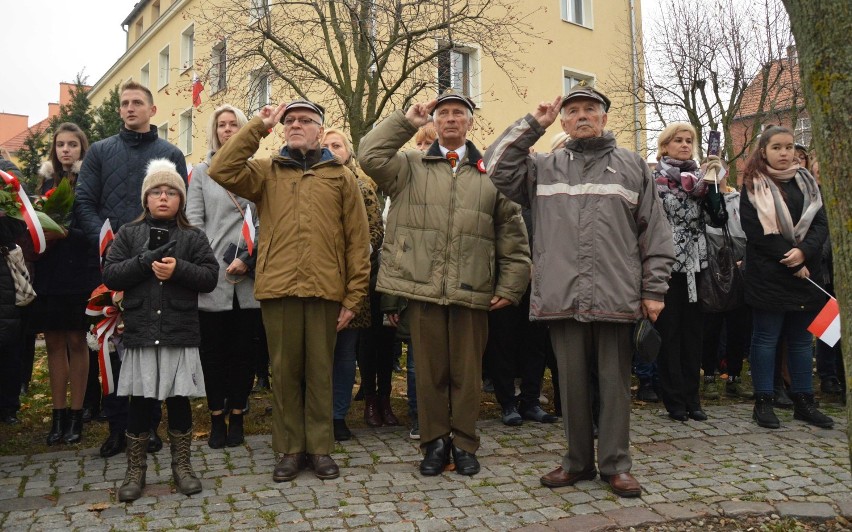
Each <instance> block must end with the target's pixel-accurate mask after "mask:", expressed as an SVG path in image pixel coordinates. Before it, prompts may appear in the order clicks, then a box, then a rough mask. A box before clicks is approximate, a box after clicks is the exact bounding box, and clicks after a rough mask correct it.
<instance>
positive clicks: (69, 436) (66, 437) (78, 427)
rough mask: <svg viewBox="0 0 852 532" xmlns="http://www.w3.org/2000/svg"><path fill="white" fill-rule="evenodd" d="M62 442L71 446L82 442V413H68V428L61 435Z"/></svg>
mask: <svg viewBox="0 0 852 532" xmlns="http://www.w3.org/2000/svg"><path fill="white" fill-rule="evenodd" d="M62 441H63V442H65V443H67V444H69V445H71V444H74V443H80V442H81V441H83V411H82V410H69V411H68V428H67V429H65V433H64V434H63V435H62Z"/></svg>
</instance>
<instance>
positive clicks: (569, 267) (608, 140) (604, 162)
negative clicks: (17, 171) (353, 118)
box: [418, 85, 674, 497]
mask: <svg viewBox="0 0 852 532" xmlns="http://www.w3.org/2000/svg"><path fill="white" fill-rule="evenodd" d="M609 105H610V101H609V98H607V97H606V95H605V94H603V93H602V92H600V91H598V90H596V89H594V88H591V87H588V86H585V85H580V86H575V87H574V88H572V89H571V91H570V92H569V93H568V94H567V95H566V96H565V97H557V98H556V99H555V100H553V101H552V102H541V103H540V104H539V105H538V107H537V108H536V110H535V111H533V113H532V114H528V115H526V116H525V117H523V118H521V119H520V120H518V121H517V122H515V123H514V124H512V125H511V126H510V127H509V129H507V130H506V131H505V132H503V134H502V135H500V137H498V139H497V140H496V141H495V142H494V144H492V145H491V147H490V148H489V149H488V151H487V152H486V154H485V159H486V161H487V163H486V167H487V169H488V175H489V177H490V178H491V180H492V181H493V182H494V184H495V185H496V187H497V189H498V190H500V191H501V192H503V193H504V194H506V195H507V196H508V197H509V198H511V199H513V200H515V201H517V202H518V203H520V204H521V205H522V206H524V207H531V208H532V212H533V227H534V237H533V242H534V248H533V264H534V265H535V275H533V289H532V296H531V300H530V319H532V320H551V321H548V323H549V325H550V336H551V340H552V343H553V350H554V352H555V354H556V360H557V363H558V366H559V378H560V383H559V385H560V386H559V388H560V394H561V398H560V399H561V400H562V411H563V412H564V413H565V435H566V438H567V439H568V452H567V453H565V456H564V457H563V459H562V465H561V467H558V468H557V469H555V470H554V471H552V472H550V473H548V474H547V475H544V476H543V477H541V483H542V484H543V485H545V486H549V487H562V486H571V485H573V484H575V483H577V482H579V481H581V480H593V479H594V478H595V477H596V476H597V473H598V471H597V469H595V447H594V437H593V428H592V405H591V394H590V387H591V382H592V373H593V371H594V370H595V369H597V375H598V386H599V389H600V396H601V401H600V404H601V412H600V438H599V439H598V459H597V466H598V468H599V469H600V473H601V478H602V479H603V480H604V481H606V482H608V483H609V485H610V486H611V487H612V490H613V491H614V492H615V493H616V494H617V495H619V496H621V497H638V496H639V495H640V494H641V492H642V490H641V487H640V485H639V482H638V481H637V480H636V479H635V478H634V477H633V476H632V475H631V474H630V469H631V467H632V465H633V463H632V460H631V458H630V365H631V358H632V348H631V343H630V331H631V328H632V327H633V324H634V323H635V322H636V321H637V320H638V319H639V318H641V317H643V316H645V317H647V318H649V319H650V320H652V321H654V320H656V319H657V316H658V315H659V313H660V311H661V310H662V309H663V299H664V296H665V293H666V291H667V290H668V279H669V275H670V273H671V267H672V264H673V263H674V250H673V248H672V233H671V228H670V227H669V225H668V222H667V221H666V217H665V214H664V213H663V211H662V206H661V205H660V202H659V200H658V199H657V197H656V189H655V185H654V179H653V176H652V175H651V172H650V170H648V166H647V164H645V161H644V160H642V158H641V157H640V156H639V155H637V154H636V153H633V152H631V151H629V150H625V149H623V148H618V147H617V146H616V142H615V136H613V134H612V132H610V131H604V127H605V126H606V123H607V111H608V110H609ZM560 114H561V124H562V129H563V131H564V132H565V133H567V134H568V135H569V136H570V138H569V140H568V141H567V142H566V143H565V145H564V147H562V148H559V149H557V150H555V151H554V152H553V153H552V154H533V155H530V153H529V149H530V147H532V146H533V144H535V142H536V141H537V140H538V139H539V138H541V136H542V135H544V133H545V130H546V129H547V127H548V126H550V125H551V124H552V123H553V122H554V121H556V117H557V116H558V115H560ZM418 369H419V368H418Z"/></svg>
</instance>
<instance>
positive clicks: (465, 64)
mask: <svg viewBox="0 0 852 532" xmlns="http://www.w3.org/2000/svg"><path fill="white" fill-rule="evenodd" d="M447 89H453V90H454V91H456V92H458V93H461V94H464V95H465V96H467V97H469V98H473V99H476V98H478V97H479V50H478V49H476V48H471V47H466V46H456V47H454V48H452V49H450V50H447V51H445V52H444V53H442V54H441V55H439V56H438V94H440V93H442V92H444V91H445V90H447Z"/></svg>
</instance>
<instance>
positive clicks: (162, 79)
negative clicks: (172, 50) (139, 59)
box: [157, 45, 169, 90]
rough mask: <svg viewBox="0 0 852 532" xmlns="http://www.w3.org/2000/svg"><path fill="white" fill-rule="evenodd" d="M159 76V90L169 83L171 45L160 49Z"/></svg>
mask: <svg viewBox="0 0 852 532" xmlns="http://www.w3.org/2000/svg"><path fill="white" fill-rule="evenodd" d="M159 73H160V74H159V78H157V90H160V89H162V88H163V87H165V86H166V85H168V84H169V46H168V45H166V47H165V48H163V49H162V50H160V59H159Z"/></svg>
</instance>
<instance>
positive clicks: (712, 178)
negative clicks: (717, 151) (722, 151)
mask: <svg viewBox="0 0 852 532" xmlns="http://www.w3.org/2000/svg"><path fill="white" fill-rule="evenodd" d="M720 173H722V161H721V160H719V157H717V156H716V155H710V156H709V157H707V162H706V163H705V167H704V181H707V182H708V183H716V182H718V180H719V174H720Z"/></svg>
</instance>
